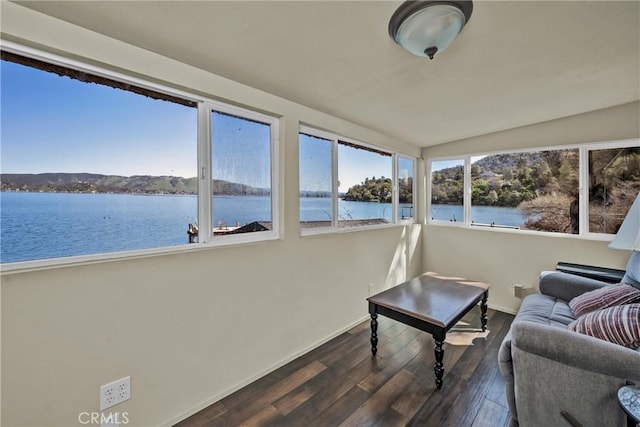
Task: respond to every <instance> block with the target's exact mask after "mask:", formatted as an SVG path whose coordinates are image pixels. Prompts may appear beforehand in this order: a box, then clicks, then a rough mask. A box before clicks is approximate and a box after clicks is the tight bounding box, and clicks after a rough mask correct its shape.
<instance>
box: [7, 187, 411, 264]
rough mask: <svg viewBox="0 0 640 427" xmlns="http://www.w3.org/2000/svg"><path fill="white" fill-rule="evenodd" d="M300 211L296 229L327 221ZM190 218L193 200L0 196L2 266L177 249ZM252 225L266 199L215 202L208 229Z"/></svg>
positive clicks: (323, 214) (369, 211) (352, 210)
mask: <svg viewBox="0 0 640 427" xmlns="http://www.w3.org/2000/svg"><path fill="white" fill-rule="evenodd" d="M401 206H408V205H401ZM300 208H301V211H300V216H301V220H302V221H326V220H328V219H330V215H331V199H328V198H302V199H301V201H300ZM391 209H392V206H391V205H390V204H385V203H363V202H346V201H343V200H340V202H339V205H338V210H339V218H340V219H370V218H381V217H383V218H386V219H387V220H389V221H391V216H392V211H391ZM403 212H408V211H407V210H404V211H403ZM196 218H197V198H196V196H170V195H129V194H70V193H24V192H15V193H14V192H2V193H0V262H16V261H24V260H33V259H46V258H56V257H65V256H73V255H87V254H96V253H106V252H117V251H125V250H133V249H146V248H153V247H162V246H174V245H182V244H185V243H188V237H187V226H188V224H189V223H195V222H196ZM253 221H271V200H270V197H239V196H216V197H214V218H213V224H214V226H217V225H218V224H219V223H220V222H223V223H225V224H226V225H235V224H236V223H238V222H239V223H240V224H247V223H250V222H253Z"/></svg>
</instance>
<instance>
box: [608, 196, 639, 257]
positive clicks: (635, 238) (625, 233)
mask: <svg viewBox="0 0 640 427" xmlns="http://www.w3.org/2000/svg"><path fill="white" fill-rule="evenodd" d="M609 247H610V248H612V249H626V250H628V251H640V194H638V196H636V200H635V201H634V202H633V205H631V209H629V212H628V213H627V216H626V217H625V218H624V221H622V225H621V226H620V228H619V229H618V232H617V233H616V237H614V238H613V240H612V241H611V243H609Z"/></svg>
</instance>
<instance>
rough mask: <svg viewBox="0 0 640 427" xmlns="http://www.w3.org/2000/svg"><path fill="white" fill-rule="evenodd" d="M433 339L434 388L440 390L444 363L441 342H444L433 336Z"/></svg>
mask: <svg viewBox="0 0 640 427" xmlns="http://www.w3.org/2000/svg"><path fill="white" fill-rule="evenodd" d="M433 339H434V341H435V342H436V348H435V354H436V362H435V363H434V364H433V370H434V371H435V373H436V388H437V389H438V390H440V389H441V388H442V375H443V374H444V364H443V363H442V358H443V357H444V350H443V348H442V344H444V339H443V340H442V341H440V340H438V339H437V338H436V337H433Z"/></svg>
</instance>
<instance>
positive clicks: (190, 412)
mask: <svg viewBox="0 0 640 427" xmlns="http://www.w3.org/2000/svg"><path fill="white" fill-rule="evenodd" d="M367 319H369V315H368V314H367V315H366V316H364V317H362V318H361V319H359V320H357V321H355V322H353V323H351V324H350V325H348V326H346V327H344V328H342V329H340V330H338V331H336V332H334V333H332V334H330V335H328V336H326V337H324V338H322V339H321V340H319V341H316V342H315V343H313V344H311V345H310V346H308V347H305V348H304V349H302V350H299V351H296V352H294V353H293V354H291V355H289V356H287V357H285V358H284V359H282V360H281V361H279V362H278V363H276V364H274V365H272V366H270V367H269V368H267V369H264V370H263V371H261V372H259V373H257V374H255V375H252V376H251V377H249V378H246V379H244V380H242V381H241V382H239V383H238V384H236V385H234V386H233V387H229V388H228V389H226V390H224V391H222V392H221V393H218V394H216V395H214V396H213V397H210V398H208V399H206V400H205V401H204V402H201V403H200V404H198V405H196V406H194V407H193V408H191V409H189V410H188V411H185V412H183V413H182V414H180V415H178V416H176V417H173V418H171V419H169V420H167V421H166V422H164V423H162V424H160V426H161V427H169V426H173V425H175V424H177V423H178V422H180V421H182V420H185V419H187V418H189V417H190V416H191V415H193V414H195V413H197V412H199V411H201V410H203V409H204V408H206V407H208V406H210V405H212V404H214V403H215V402H217V401H219V400H221V399H224V398H225V397H227V396H229V395H230V394H232V393H234V392H236V391H238V390H240V389H241V388H243V387H245V386H247V385H249V384H251V383H252V382H254V381H255V380H257V379H259V378H262V377H264V376H265V375H267V374H270V373H271V372H273V371H275V370H276V369H278V368H281V367H283V366H284V365H286V364H287V363H289V362H291V361H292V360H295V359H297V358H298V357H300V356H303V355H305V354H307V353H308V352H310V351H311V350H313V349H316V348H318V347H320V346H321V345H322V344H325V343H326V342H328V341H331V340H332V339H334V338H335V337H337V336H338V335H340V334H343V333H345V332H347V331H348V330H349V329H351V328H353V327H355V326H356V325H359V324H360V323H362V322H364V321H365V320H367Z"/></svg>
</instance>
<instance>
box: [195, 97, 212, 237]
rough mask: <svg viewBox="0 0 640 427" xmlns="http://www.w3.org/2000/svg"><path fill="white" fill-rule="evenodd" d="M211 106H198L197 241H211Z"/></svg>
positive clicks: (202, 104) (204, 104)
mask: <svg viewBox="0 0 640 427" xmlns="http://www.w3.org/2000/svg"><path fill="white" fill-rule="evenodd" d="M211 143H212V141H211V106H210V105H209V104H207V103H204V102H201V103H199V104H198V228H199V230H198V241H199V242H200V243H206V242H209V241H211V239H212V236H213V232H212V221H213V219H212V218H213V217H212V215H211V212H212V205H213V200H212V199H213V196H212V189H211Z"/></svg>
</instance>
